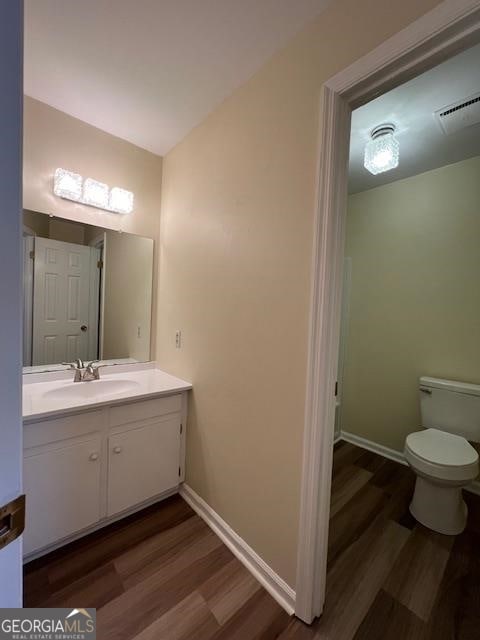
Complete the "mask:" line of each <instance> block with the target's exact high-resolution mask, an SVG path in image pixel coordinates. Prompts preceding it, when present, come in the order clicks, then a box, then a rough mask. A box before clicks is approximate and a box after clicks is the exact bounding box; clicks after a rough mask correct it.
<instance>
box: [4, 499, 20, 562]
mask: <svg viewBox="0 0 480 640" xmlns="http://www.w3.org/2000/svg"><path fill="white" fill-rule="evenodd" d="M24 529H25V495H21V496H18V498H15V500H12V501H11V502H9V503H8V504H6V505H4V506H3V507H0V549H3V547H6V546H7V544H10V542H13V541H14V540H16V539H17V538H18V537H19V536H21V535H22V533H23V530H24Z"/></svg>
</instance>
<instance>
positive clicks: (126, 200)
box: [108, 187, 133, 213]
mask: <svg viewBox="0 0 480 640" xmlns="http://www.w3.org/2000/svg"><path fill="white" fill-rule="evenodd" d="M108 208H109V209H110V211H115V212H116V213H131V212H132V211H133V193H132V192H131V191H126V190H125V189H120V187H113V189H111V190H110V198H109V200H108Z"/></svg>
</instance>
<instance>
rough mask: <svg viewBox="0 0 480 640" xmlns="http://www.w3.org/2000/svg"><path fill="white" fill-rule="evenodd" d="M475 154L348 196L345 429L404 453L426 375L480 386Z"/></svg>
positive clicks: (479, 170) (479, 184)
mask: <svg viewBox="0 0 480 640" xmlns="http://www.w3.org/2000/svg"><path fill="white" fill-rule="evenodd" d="M479 176H480V157H477V158H473V159H470V160H465V161H463V162H459V163H457V164H453V165H450V166H446V167H442V168H441V169H437V170H435V171H429V172H427V173H423V174H421V175H418V176H414V177H413V178H408V179H406V180H400V181H398V182H394V183H392V184H389V185H386V186H383V187H379V188H377V189H372V190H370V191H365V192H363V193H359V194H356V195H353V196H350V198H349V209H348V224H347V248H346V253H347V255H348V256H351V258H352V286H351V294H350V317H349V323H348V324H349V329H348V342H347V355H346V366H345V390H344V399H345V405H344V409H343V412H342V427H343V429H345V430H346V431H349V432H352V433H355V434H357V435H359V436H362V437H364V438H367V439H370V440H373V441H374V442H377V443H379V444H382V445H385V446H387V447H392V448H394V449H397V450H399V451H401V450H402V449H403V444H404V440H405V437H406V435H407V434H408V433H410V432H411V431H414V430H416V429H418V427H419V425H420V415H419V405H418V378H419V377H420V376H422V375H427V376H433V377H437V378H450V379H453V380H464V381H467V382H474V383H480V366H479V363H480V287H479V286H478V284H477V278H478V274H479V273H480V245H479V238H480V181H479Z"/></svg>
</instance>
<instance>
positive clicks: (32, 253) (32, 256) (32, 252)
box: [30, 251, 35, 260]
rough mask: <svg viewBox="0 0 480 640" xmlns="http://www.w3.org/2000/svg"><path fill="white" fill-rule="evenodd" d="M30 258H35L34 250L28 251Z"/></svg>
mask: <svg viewBox="0 0 480 640" xmlns="http://www.w3.org/2000/svg"><path fill="white" fill-rule="evenodd" d="M30 260H35V251H30Z"/></svg>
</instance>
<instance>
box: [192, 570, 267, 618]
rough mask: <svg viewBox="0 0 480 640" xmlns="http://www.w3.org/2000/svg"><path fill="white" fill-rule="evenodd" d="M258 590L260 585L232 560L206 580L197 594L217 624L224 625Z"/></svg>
mask: <svg viewBox="0 0 480 640" xmlns="http://www.w3.org/2000/svg"><path fill="white" fill-rule="evenodd" d="M260 589H261V586H260V583H259V582H257V580H255V578H254V577H253V576H252V574H251V573H250V572H249V571H248V570H247V569H246V568H245V567H244V566H243V564H242V563H241V562H239V560H237V559H236V558H233V560H232V561H231V562H229V563H228V564H227V565H225V567H223V568H222V569H221V570H220V571H218V572H217V573H216V574H214V575H213V576H212V577H211V578H210V579H209V580H207V581H206V582H205V583H204V584H203V585H202V586H201V587H200V588H199V592H200V594H201V595H202V596H203V598H204V599H205V600H206V602H207V604H208V606H209V607H210V610H211V611H212V613H213V615H214V616H215V618H216V620H217V621H218V623H219V624H220V625H224V624H225V623H226V622H227V621H228V620H230V618H231V617H232V616H233V615H235V614H236V613H237V611H238V610H239V609H241V607H242V606H243V605H244V604H245V603H246V602H247V601H248V600H249V599H250V598H251V597H252V596H253V595H254V594H255V593H256V592H257V591H259V590H260Z"/></svg>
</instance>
